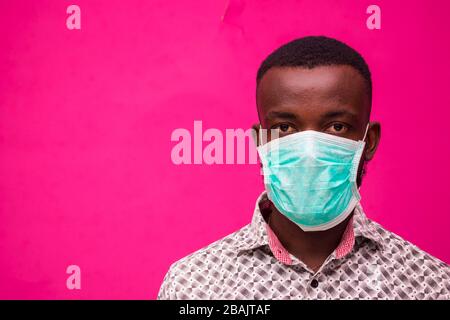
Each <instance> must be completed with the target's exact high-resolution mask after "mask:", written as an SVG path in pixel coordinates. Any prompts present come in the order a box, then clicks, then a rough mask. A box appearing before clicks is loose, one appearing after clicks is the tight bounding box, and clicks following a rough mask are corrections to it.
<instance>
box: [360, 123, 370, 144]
mask: <svg viewBox="0 0 450 320" xmlns="http://www.w3.org/2000/svg"><path fill="white" fill-rule="evenodd" d="M369 126H370V122H369V123H367V126H366V132H364V137H363V138H362V140H361V141H364V140H366V137H367V132H368V131H369Z"/></svg>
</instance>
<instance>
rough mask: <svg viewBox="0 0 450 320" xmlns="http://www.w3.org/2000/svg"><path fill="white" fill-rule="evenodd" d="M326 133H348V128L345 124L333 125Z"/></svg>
mask: <svg viewBox="0 0 450 320" xmlns="http://www.w3.org/2000/svg"><path fill="white" fill-rule="evenodd" d="M326 131H327V132H330V133H344V132H345V131H347V127H346V126H345V125H344V124H343V123H333V124H332V125H331V126H329V127H328V128H327V130H326Z"/></svg>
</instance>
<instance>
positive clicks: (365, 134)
mask: <svg viewBox="0 0 450 320" xmlns="http://www.w3.org/2000/svg"><path fill="white" fill-rule="evenodd" d="M369 125H370V122H369V123H367V126H366V132H364V137H363V138H362V140H361V141H362V142H365V140H366V137H367V132H368V131H369ZM363 152H364V149H363ZM361 157H363V155H361ZM360 189H361V186H359V187H358V192H359V190H360Z"/></svg>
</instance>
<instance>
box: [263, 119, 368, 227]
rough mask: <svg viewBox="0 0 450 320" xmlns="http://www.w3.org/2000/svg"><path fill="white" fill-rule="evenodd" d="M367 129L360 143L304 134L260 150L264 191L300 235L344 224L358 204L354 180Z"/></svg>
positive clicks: (310, 133) (291, 136)
mask: <svg viewBox="0 0 450 320" xmlns="http://www.w3.org/2000/svg"><path fill="white" fill-rule="evenodd" d="M368 128H369V125H367V128H366V133H365V134H364V138H363V140H360V141H355V140H351V139H346V138H342V137H338V136H334V135H331V134H326V133H322V132H318V131H310V130H308V131H302V132H298V133H293V134H290V135H288V136H286V137H282V138H279V139H275V140H272V141H270V142H268V143H266V144H264V145H261V146H259V147H258V154H259V157H260V160H261V163H262V170H263V175H264V185H265V188H266V191H267V195H268V198H269V199H270V200H271V201H272V203H273V204H274V205H275V207H276V208H277V209H278V211H279V212H281V213H282V214H283V215H285V216H286V217H287V218H288V219H290V220H291V221H293V222H294V223H296V224H297V225H298V226H299V227H300V228H301V229H302V230H304V231H322V230H328V229H330V228H333V227H334V226H336V225H338V224H339V223H341V222H342V221H344V220H345V219H346V218H347V217H348V216H349V215H350V213H351V212H352V211H353V209H354V208H355V206H356V204H357V203H358V202H359V200H360V199H361V196H360V194H359V190H358V187H357V184H356V178H357V174H358V166H359V163H360V160H361V156H362V153H363V150H364V146H365V142H364V140H365V137H366V134H367V129H368ZM260 133H261V129H260ZM260 141H262V139H261V136H260Z"/></svg>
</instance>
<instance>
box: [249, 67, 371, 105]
mask: <svg viewBox="0 0 450 320" xmlns="http://www.w3.org/2000/svg"><path fill="white" fill-rule="evenodd" d="M323 103H326V104H327V105H329V104H336V105H351V106H353V107H356V106H358V107H359V108H360V107H361V106H363V105H364V104H367V103H368V104H369V105H370V102H369V98H368V96H367V91H366V84H365V81H364V78H363V77H362V76H361V75H360V74H359V73H358V71H357V70H355V69H354V68H352V67H351V66H347V65H332V66H319V67H315V68H311V69H308V68H303V67H276V68H272V69H270V70H268V71H267V73H266V74H265V75H264V77H263V78H262V79H261V81H260V82H259V84H258V88H257V104H258V109H260V110H259V111H260V112H261V111H263V112H264V110H266V109H267V108H269V109H270V108H271V107H275V106H279V105H298V104H301V105H304V106H306V105H308V104H313V105H314V104H323Z"/></svg>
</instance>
